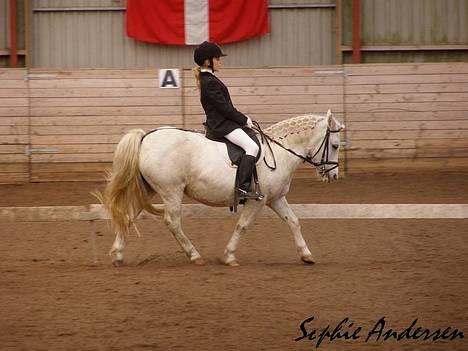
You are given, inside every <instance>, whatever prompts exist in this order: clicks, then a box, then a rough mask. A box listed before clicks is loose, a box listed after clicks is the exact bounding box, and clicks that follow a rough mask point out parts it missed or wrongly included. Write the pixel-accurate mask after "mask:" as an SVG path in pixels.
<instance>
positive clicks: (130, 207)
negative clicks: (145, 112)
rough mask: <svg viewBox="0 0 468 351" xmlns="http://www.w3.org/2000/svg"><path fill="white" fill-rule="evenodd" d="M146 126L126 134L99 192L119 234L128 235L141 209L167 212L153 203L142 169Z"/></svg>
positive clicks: (118, 146)
mask: <svg viewBox="0 0 468 351" xmlns="http://www.w3.org/2000/svg"><path fill="white" fill-rule="evenodd" d="M144 135H145V131H144V130H142V129H133V130H131V131H129V132H128V133H127V134H125V135H124V136H123V138H122V139H121V140H120V142H119V144H118V145H117V148H116V150H115V153H114V160H113V164H112V171H111V172H110V173H109V176H108V184H107V186H106V188H105V189H104V194H101V193H95V196H96V197H97V198H98V199H99V200H100V201H101V203H102V204H103V205H104V206H105V207H106V209H107V211H108V212H109V215H110V217H111V222H112V227H113V229H114V230H115V232H116V233H117V235H122V236H123V237H124V238H125V237H127V236H128V234H129V229H130V225H131V224H132V223H133V222H134V220H135V219H136V217H137V216H138V214H139V213H140V212H141V210H146V211H147V212H149V213H152V214H154V215H161V214H163V213H164V210H163V209H156V208H154V207H153V206H152V204H151V197H150V196H149V194H148V191H147V184H146V182H145V181H144V179H143V177H142V175H141V173H140V170H139V169H138V159H139V154H140V144H141V139H142V138H143V136H144Z"/></svg>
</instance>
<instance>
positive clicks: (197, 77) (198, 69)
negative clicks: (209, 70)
mask: <svg viewBox="0 0 468 351" xmlns="http://www.w3.org/2000/svg"><path fill="white" fill-rule="evenodd" d="M192 72H193V74H194V75H195V80H196V81H197V88H198V90H200V72H201V67H200V66H197V67H194V68H192Z"/></svg>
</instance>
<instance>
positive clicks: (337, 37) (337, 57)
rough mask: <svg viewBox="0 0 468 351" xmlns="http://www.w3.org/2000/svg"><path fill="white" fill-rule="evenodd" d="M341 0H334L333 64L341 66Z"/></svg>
mask: <svg viewBox="0 0 468 351" xmlns="http://www.w3.org/2000/svg"><path fill="white" fill-rule="evenodd" d="M342 2H343V0H336V8H335V64H337V65H341V64H342V63H343V51H342V44H343V43H342V40H343V23H342V21H343V19H342V16H343V13H342V11H343V3H342Z"/></svg>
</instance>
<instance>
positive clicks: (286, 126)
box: [265, 115, 325, 139]
mask: <svg viewBox="0 0 468 351" xmlns="http://www.w3.org/2000/svg"><path fill="white" fill-rule="evenodd" d="M324 118H325V116H320V115H301V116H297V117H293V118H289V119H286V120H284V121H281V122H278V123H276V124H273V125H272V126H270V127H268V128H267V129H265V132H266V133H267V134H268V135H270V136H271V137H278V138H280V139H282V138H284V137H286V136H287V135H289V134H297V133H300V132H303V131H305V130H310V129H314V128H315V125H316V124H317V122H318V121H320V120H322V119H324Z"/></svg>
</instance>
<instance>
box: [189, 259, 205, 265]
mask: <svg viewBox="0 0 468 351" xmlns="http://www.w3.org/2000/svg"><path fill="white" fill-rule="evenodd" d="M191 262H192V263H193V264H194V265H195V266H204V265H205V264H206V261H205V260H204V259H203V258H201V257H198V258H196V259H194V260H193V261H191Z"/></svg>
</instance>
